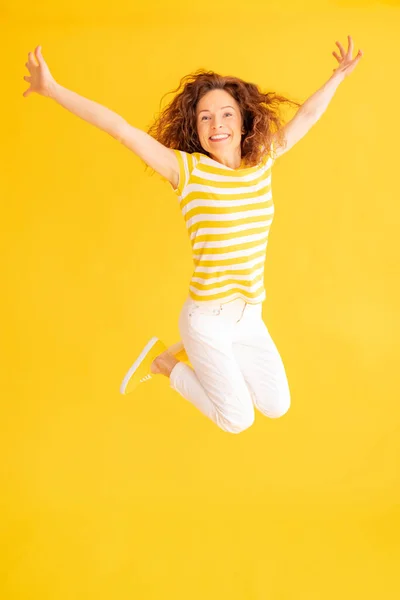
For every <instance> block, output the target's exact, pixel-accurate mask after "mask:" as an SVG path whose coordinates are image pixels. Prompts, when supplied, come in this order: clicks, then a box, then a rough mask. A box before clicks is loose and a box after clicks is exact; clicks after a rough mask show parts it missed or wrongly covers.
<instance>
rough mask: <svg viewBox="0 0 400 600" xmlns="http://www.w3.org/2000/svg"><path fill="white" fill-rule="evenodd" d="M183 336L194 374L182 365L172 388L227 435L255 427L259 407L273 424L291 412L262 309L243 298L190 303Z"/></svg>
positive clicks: (182, 315)
mask: <svg viewBox="0 0 400 600" xmlns="http://www.w3.org/2000/svg"><path fill="white" fill-rule="evenodd" d="M179 331H180V334H181V339H182V342H183V345H184V348H185V350H186V353H187V355H188V358H189V360H190V363H191V365H192V366H193V368H191V367H190V366H189V365H187V364H185V363H184V362H178V364H177V365H175V367H174V368H173V369H172V371H171V374H170V385H171V387H172V388H173V389H174V390H176V391H177V392H178V393H179V394H180V395H181V396H183V397H184V398H186V399H187V400H189V401H190V402H191V403H192V404H194V406H196V407H197V408H198V409H199V410H200V411H201V412H202V413H203V414H205V415H206V416H207V417H209V418H210V419H211V420H212V421H214V423H216V424H217V425H218V426H219V427H220V428H221V429H223V430H224V431H227V432H230V433H239V432H241V431H243V430H244V429H247V428H248V427H250V426H251V425H252V424H253V422H254V406H255V407H256V408H258V410H259V411H260V412H262V413H263V414H264V415H266V416H267V417H271V418H276V417H281V416H282V415H284V414H285V413H286V412H287V410H288V409H289V406H290V391H289V385H288V381H287V378H286V373H285V368H284V366H283V362H282V359H281V357H280V355H279V352H278V350H277V348H276V346H275V344H274V342H273V340H272V338H271V336H270V334H269V332H268V329H267V327H266V325H265V323H264V321H263V319H262V303H259V304H248V303H247V302H245V301H244V300H242V299H239V298H238V299H236V300H233V301H231V302H227V303H222V304H221V303H219V304H218V303H212V304H203V303H196V302H194V301H193V300H192V299H191V298H190V297H188V298H187V300H186V301H185V303H184V305H183V308H182V310H181V313H180V316H179Z"/></svg>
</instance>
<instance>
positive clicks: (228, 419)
mask: <svg viewBox="0 0 400 600" xmlns="http://www.w3.org/2000/svg"><path fill="white" fill-rule="evenodd" d="M254 418H255V415H254V411H252V412H248V413H241V414H239V415H235V416H234V417H233V416H229V415H222V414H221V413H219V414H218V419H217V423H218V425H219V427H220V428H221V429H223V430H224V431H226V432H227V433H242V431H245V430H246V429H249V428H250V427H251V426H252V425H253V423H254Z"/></svg>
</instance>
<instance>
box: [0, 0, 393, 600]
mask: <svg viewBox="0 0 400 600" xmlns="http://www.w3.org/2000/svg"><path fill="white" fill-rule="evenodd" d="M300 5H301V6H300ZM2 7H3V8H2V13H1V24H2V26H1V39H2V41H1V44H2V83H3V86H2V93H1V96H0V102H1V115H2V136H1V137H2V144H1V146H0V152H1V155H0V160H1V166H0V173H1V178H0V193H1V198H2V219H1V238H0V244H1V269H2V271H1V272H2V275H1V282H2V293H1V315H2V327H1V330H2V333H1V339H2V356H1V376H2V383H1V392H2V394H1V395H2V417H1V425H0V427H1V430H0V433H1V451H2V471H1V473H2V478H1V504H0V506H1V529H0V530H1V538H2V543H1V560H0V564H1V567H0V569H1V572H2V576H1V584H0V597H1V598H2V600H47V599H48V600H81V599H82V600H92V599H93V600H106V599H107V600H109V599H111V598H112V599H114V598H115V599H116V600H128V599H133V598H135V599H136V598H137V599H141V600H142V599H143V600H156V599H157V600H160V599H174V600H181V599H182V600H189V599H190V600H204V598H207V599H209V600H217V599H218V600H222V599H224V600H225V599H229V600H336V599H337V598H342V599H346V600H350V599H351V600H354V599H363V600H365V599H368V600H369V599H371V600H372V599H376V598H384V599H385V600H395V599H397V598H398V597H399V595H400V585H399V583H398V575H397V570H398V565H399V560H400V547H399V526H400V442H399V417H400V409H399V395H400V394H399V391H400V390H399V379H398V376H399V368H398V361H399V355H400V352H399V343H398V340H399V333H400V316H399V306H400V294H399V274H400V273H399V258H400V253H399V226H400V209H399V186H398V179H399V167H398V139H399V133H400V132H399V118H398V107H397V104H398V95H399V84H398V61H399V50H398V32H399V25H400V18H399V2H384V3H383V2H381V3H378V2H360V1H357V0H354V1H352V2H349V3H346V2H344V1H343V0H342V1H338V2H327V1H325V2H318V3H315V5H314V4H313V3H312V2H311V1H310V0H306V1H305V2H301V3H300V2H299V3H298V4H296V3H295V2H294V1H291V2H278V1H274V2H254V1H251V0H249V2H246V3H245V4H241V3H239V2H232V1H230V2H228V1H227V0H223V1H222V2H218V3H213V2H209V1H206V2H202V3H195V4H192V3H183V2H182V3H180V2H178V1H176V0H173V1H170V2H161V1H160V0H157V2H152V3H151V5H141V6H139V3H137V5H135V3H132V2H127V1H122V0H117V2H114V3H111V5H110V3H104V4H100V3H94V2H85V1H83V2H78V0H74V1H73V2H72V1H70V2H65V1H64V0H63V1H62V2H57V3H54V2H53V0H46V2H41V3H38V4H37V5H36V4H33V3H28V2H27V1H26V0H13V1H11V0H8V2H6V3H3V5H2ZM348 34H351V35H352V36H353V38H354V41H355V51H358V49H359V48H361V49H362V50H363V51H364V58H363V59H362V60H361V62H360V64H359V66H358V67H357V69H356V70H355V71H354V73H353V74H352V75H351V76H350V77H349V78H347V79H346V80H345V81H344V82H343V84H341V86H340V87H339V89H338V91H337V93H336V95H335V97H334V98H333V100H332V102H331V104H330V106H329V107H328V110H327V112H326V113H325V114H324V115H323V117H322V118H321V120H320V121H319V122H318V123H317V124H316V125H315V126H314V127H313V129H312V130H311V131H310V132H309V133H308V134H307V136H306V137H305V138H304V139H303V140H302V141H300V142H299V144H298V145H296V146H295V147H294V148H293V149H292V150H291V151H290V152H288V153H287V154H285V155H284V156H283V157H282V158H280V159H279V160H278V161H277V163H276V165H275V166H274V169H273V194H274V201H275V211H276V213H275V220H274V224H273V227H272V230H271V235H270V241H269V247H268V254H267V262H266V276H265V283H266V288H267V300H266V302H265V303H264V306H263V316H264V320H265V322H266V323H267V325H268V327H269V329H270V332H271V334H272V336H273V338H274V340H275V342H276V344H277V346H278V348H279V350H280V352H281V355H282V358H283V360H284V363H285V366H286V370H287V374H288V378H289V383H290V388H291V393H292V408H291V410H290V412H289V413H288V414H287V415H286V416H285V417H284V418H282V419H278V420H268V419H267V418H265V417H262V416H261V415H260V414H257V418H256V423H255V425H254V426H253V427H252V428H251V429H249V430H247V431H246V432H244V433H242V434H241V435H238V436H235V435H229V434H226V433H224V432H222V431H220V430H219V429H218V428H217V427H216V426H215V425H214V424H213V423H212V422H211V421H208V420H207V419H206V418H205V417H203V415H202V414H201V413H199V412H198V411H197V410H196V409H195V408H194V407H193V406H192V405H191V404H190V403H189V402H187V401H186V400H184V399H183V398H182V397H181V396H179V395H178V394H177V393H176V392H174V391H173V390H172V389H171V388H170V387H169V382H168V381H167V380H166V379H165V378H164V377H161V376H160V377H158V378H155V379H153V380H152V381H151V382H150V383H146V384H144V385H142V386H141V387H140V389H138V390H137V392H136V393H135V394H134V395H130V396H126V397H124V396H121V395H120V394H119V385H120V382H121V380H122V378H123V376H124V374H125V372H126V370H127V369H128V368H129V367H130V365H131V363H132V361H133V360H134V358H135V357H136V354H137V352H138V351H139V350H140V349H141V347H142V346H143V344H144V343H146V342H147V340H148V339H149V337H151V336H153V335H156V336H158V337H160V338H161V339H163V340H164V341H165V342H166V343H167V344H172V343H174V342H177V341H178V340H179V331H178V325H177V322H178V315H179V311H180V309H181V306H182V303H183V302H184V300H185V298H186V295H187V291H188V284H189V279H190V275H191V272H192V259H191V252H190V244H189V239H188V236H187V232H186V229H185V227H184V222H183V219H182V216H181V214H180V212H179V207H178V203H177V201H176V197H175V195H174V194H173V192H172V190H171V189H170V187H169V185H168V184H166V183H165V182H164V181H163V180H162V179H161V178H160V177H159V176H158V175H154V176H150V173H149V172H145V167H144V164H143V163H142V162H141V161H140V160H139V159H138V158H137V157H136V156H135V155H134V154H132V153H130V152H129V151H128V150H127V149H125V148H123V147H122V146H120V145H119V144H118V143H117V142H115V141H114V140H113V139H112V138H111V137H109V136H107V135H106V134H105V133H103V132H101V131H99V130H97V129H95V128H94V127H92V126H90V125H88V124H87V123H85V122H84V121H81V120H80V119H78V118H76V117H75V116H73V115H71V114H70V113H68V112H67V111H66V110H64V109H63V108H61V107H60V106H57V105H56V104H55V103H52V101H50V100H48V99H45V98H41V97H39V96H37V95H31V96H30V97H29V98H27V99H25V98H23V97H22V93H23V91H24V90H25V89H26V88H27V84H26V83H25V82H24V81H23V76H24V75H25V74H27V71H26V69H25V66H24V65H25V62H26V59H27V53H28V52H29V51H30V50H32V49H33V48H34V47H35V46H36V45H38V44H41V45H42V48H43V55H44V57H45V59H46V60H47V62H48V64H49V66H50V69H51V70H52V72H53V75H54V76H55V78H56V79H57V80H58V81H59V82H60V83H61V84H62V85H64V86H66V87H69V88H70V89H73V90H74V91H76V92H78V93H80V94H82V95H84V96H86V97H88V98H91V99H93V100H96V101H98V102H101V103H102V104H104V105H106V106H108V107H109V108H111V109H113V110H115V111H116V112H118V113H119V114H121V115H122V116H124V117H125V118H126V119H127V120H128V121H129V122H130V123H131V124H133V125H135V126H136V127H140V128H143V129H145V128H147V127H148V126H149V125H150V124H151V122H152V121H153V118H154V116H155V115H156V113H157V112H158V110H159V103H160V100H161V98H162V96H163V95H164V94H165V93H166V92H168V91H171V90H173V89H175V88H176V87H177V86H178V84H179V80H180V79H181V77H183V76H184V75H186V74H187V73H190V72H192V71H194V70H196V69H198V68H201V67H202V68H207V69H212V70H215V71H217V72H221V73H223V74H233V75H237V76H239V77H242V78H244V79H246V80H248V81H253V82H255V83H257V84H259V85H260V86H261V87H262V88H263V89H265V90H267V91H277V92H278V93H282V94H284V95H287V96H289V97H291V98H293V99H295V100H297V101H299V102H304V101H305V100H306V99H307V98H308V97H309V96H310V95H311V94H312V93H313V92H315V91H316V90H317V89H318V88H319V87H321V86H322V85H323V84H324V83H325V81H327V79H328V78H329V77H330V75H331V73H332V69H333V68H334V67H335V66H336V61H335V59H334V58H333V56H332V52H333V51H334V50H335V49H336V47H335V41H336V40H340V41H341V42H342V43H344V44H345V43H346V36H347V35H348ZM171 97H172V96H168V97H167V98H166V100H164V105H165V102H166V101H168V100H169V99H170V98H171Z"/></svg>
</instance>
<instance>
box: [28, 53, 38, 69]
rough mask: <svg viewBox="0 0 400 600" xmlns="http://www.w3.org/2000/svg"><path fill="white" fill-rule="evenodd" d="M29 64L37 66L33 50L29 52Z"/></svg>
mask: <svg viewBox="0 0 400 600" xmlns="http://www.w3.org/2000/svg"><path fill="white" fill-rule="evenodd" d="M28 64H29V65H30V66H31V67H36V66H37V65H36V62H35V59H34V58H33V53H32V52H29V54H28Z"/></svg>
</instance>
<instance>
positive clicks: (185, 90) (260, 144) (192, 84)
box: [147, 69, 301, 167]
mask: <svg viewBox="0 0 400 600" xmlns="http://www.w3.org/2000/svg"><path fill="white" fill-rule="evenodd" d="M181 88H182V90H181ZM216 89H220V90H225V91H227V92H229V94H231V96H232V97H233V98H234V99H235V100H236V102H237V103H238V105H239V107H240V112H241V115H242V123H243V127H244V129H245V134H244V135H243V136H242V141H241V157H242V159H243V160H244V162H245V164H246V165H247V166H249V167H253V166H256V165H258V164H259V162H260V160H261V159H262V156H263V154H264V152H265V150H264V149H265V148H267V149H270V148H271V142H272V136H273V134H274V133H276V134H277V143H278V144H283V143H284V141H283V139H282V133H281V129H282V118H281V116H280V114H279V108H280V105H281V104H283V103H288V104H292V105H295V106H297V107H300V106H301V105H300V104H299V103H298V102H295V101H293V100H289V99H288V98H285V97H283V96H279V95H277V94H276V93H275V92H267V93H264V92H262V91H261V90H260V89H259V87H258V86H257V85H256V84H254V83H249V82H246V81H243V80H242V79H239V78H238V77H230V76H223V75H219V74H218V73H215V72H214V71H206V70H204V69H199V70H198V71H196V72H194V73H191V74H189V75H186V76H185V77H183V78H182V79H181V81H180V84H179V86H178V88H177V89H176V90H174V91H173V92H167V94H165V95H168V94H169V93H174V94H175V93H177V92H179V93H178V94H177V95H176V96H175V97H174V98H173V100H172V101H171V102H170V103H169V104H168V106H166V107H165V108H164V110H163V111H162V112H161V113H159V117H158V118H157V119H156V121H155V122H154V123H153V125H151V127H150V128H149V129H148V130H147V133H148V134H149V135H151V136H152V137H154V138H155V139H156V140H158V141H159V142H161V143H162V144H164V146H167V147H168V148H174V149H177V150H183V151H184V152H188V153H189V154H191V153H193V152H200V153H202V154H205V155H207V156H209V153H208V152H206V151H205V150H204V149H203V147H202V146H201V144H200V140H199V137H198V135H197V128H196V107H197V104H198V102H199V100H200V99H201V98H202V97H203V96H204V95H205V94H207V93H208V92H210V91H211V90H216ZM180 90H181V91H180ZM164 97H165V96H163V98H164ZM163 98H162V99H161V102H160V106H161V103H162V100H163ZM268 152H269V150H268Z"/></svg>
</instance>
